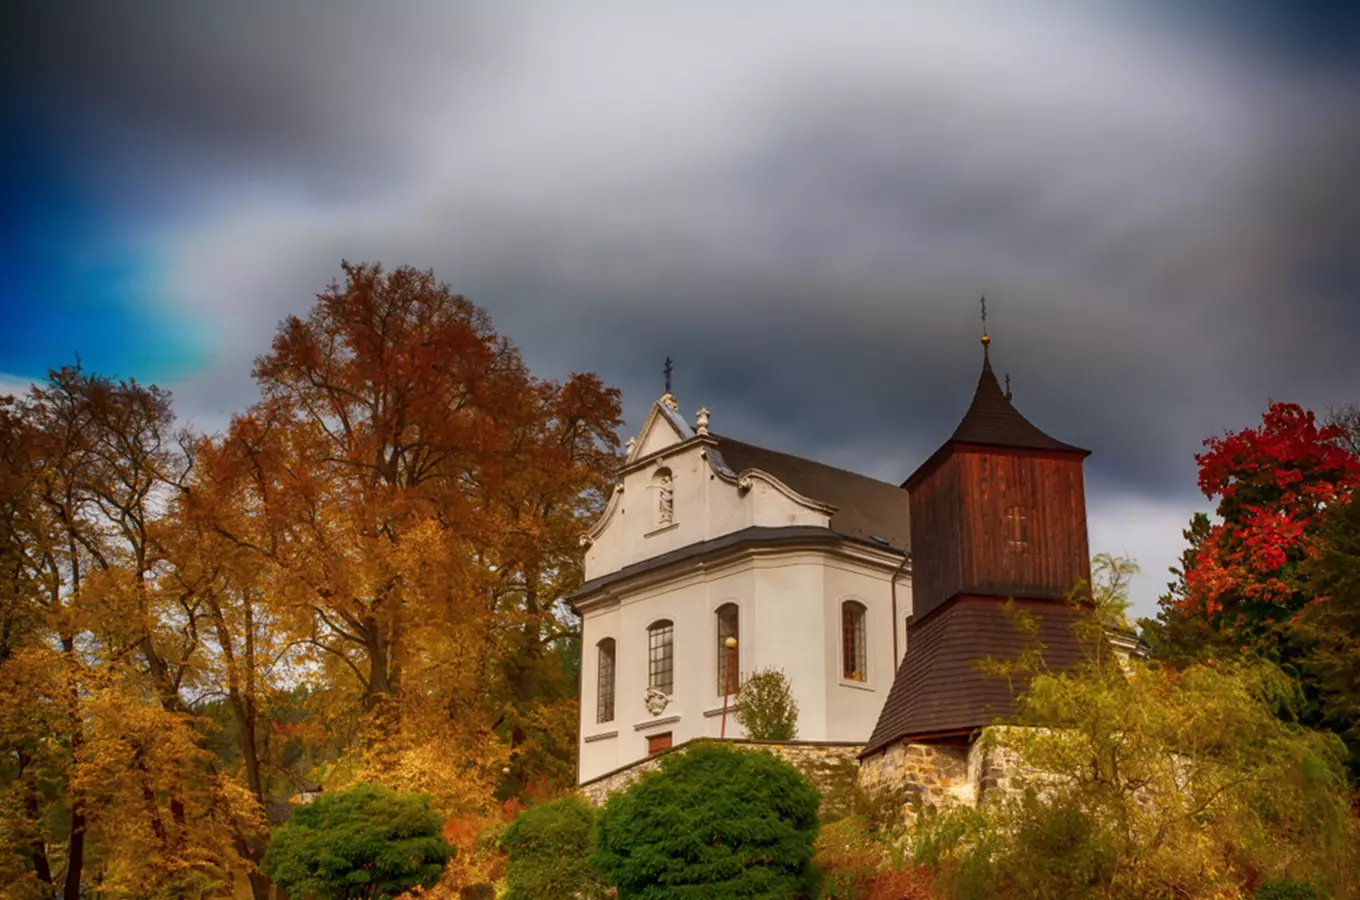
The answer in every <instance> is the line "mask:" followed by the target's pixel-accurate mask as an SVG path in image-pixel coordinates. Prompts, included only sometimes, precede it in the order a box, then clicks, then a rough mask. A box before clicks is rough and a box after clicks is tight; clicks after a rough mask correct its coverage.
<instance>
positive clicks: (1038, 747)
mask: <svg viewBox="0 0 1360 900" xmlns="http://www.w3.org/2000/svg"><path fill="white" fill-rule="evenodd" d="M1118 594H1119V591H1118V590H1116V591H1115V592H1114V593H1113V594H1112V595H1108V596H1107V598H1106V599H1107V600H1109V601H1111V603H1113V602H1114V601H1117V600H1118V599H1119V598H1118ZM1115 608H1117V604H1115ZM1098 609H1099V608H1098ZM1109 622H1110V619H1109V618H1108V615H1107V614H1104V613H1100V612H1097V614H1096V615H1095V616H1093V617H1092V619H1091V620H1090V622H1089V623H1088V625H1087V627H1085V628H1083V630H1082V635H1083V639H1084V640H1086V641H1087V642H1088V648H1089V653H1088V658H1087V659H1086V660H1085V661H1084V662H1083V663H1082V664H1081V665H1079V666H1078V667H1076V668H1075V669H1074V670H1071V671H1068V672H1063V673H1055V672H1044V671H1040V672H1038V673H1037V674H1035V675H1034V677H1033V679H1032V680H1031V681H1030V683H1029V687H1028V688H1027V690H1026V691H1025V692H1024V693H1023V694H1022V695H1021V696H1020V698H1019V700H1018V703H1017V713H1016V717H1015V720H1014V723H1013V724H1016V725H1020V726H1025V727H1019V728H1015V727H1005V726H1002V727H998V728H994V729H990V730H989V731H988V732H987V734H986V735H985V737H984V739H983V740H984V742H985V749H986V752H987V753H988V754H989V755H992V756H993V758H994V759H996V758H999V759H1005V760H1009V761H1010V763H1011V764H1012V765H1014V766H1015V767H1016V769H1017V770H1018V771H1019V772H1021V773H1025V774H1024V777H1025V779H1026V784H1025V786H1024V788H1023V790H1021V791H1019V792H1018V793H1013V794H1010V795H1006V796H1003V797H1000V798H995V799H993V800H992V801H991V802H989V803H987V804H986V805H984V806H983V807H982V808H981V809H972V808H969V809H963V810H953V811H949V812H944V813H935V812H927V813H926V814H925V815H923V816H922V817H921V818H920V819H919V820H918V822H917V824H916V828H915V833H914V835H913V852H914V857H915V859H916V860H917V862H919V863H922V864H925V865H929V866H931V867H933V868H936V869H937V870H938V872H939V874H940V876H941V880H942V884H943V885H944V886H945V888H946V889H947V891H948V892H949V894H950V895H951V896H957V897H992V896H1000V895H1005V894H1006V893H1007V892H1010V894H1011V895H1013V896H1025V897H1040V898H1042V897H1083V896H1089V897H1164V896H1196V897H1198V896H1231V895H1235V894H1240V892H1241V891H1243V890H1245V889H1249V888H1250V887H1251V886H1252V885H1254V884H1256V883H1258V882H1259V881H1260V880H1261V879H1263V878H1268V877H1282V876H1292V877H1307V878H1309V879H1312V880H1314V881H1316V882H1319V883H1328V884H1330V885H1332V886H1333V887H1335V888H1336V889H1337V890H1341V889H1342V886H1343V885H1353V884H1354V883H1355V881H1354V879H1355V875H1356V872H1357V870H1356V868H1355V867H1356V865H1357V860H1356V847H1357V843H1356V841H1357V837H1360V835H1357V833H1356V823H1355V821H1354V820H1353V817H1352V816H1351V815H1350V812H1349V809H1348V804H1347V792H1346V784H1345V779H1344V776H1343V772H1342V757H1343V750H1342V748H1341V747H1340V745H1339V742H1338V741H1337V740H1336V739H1335V737H1334V736H1332V735H1329V734H1325V733H1319V732H1314V731H1310V730H1308V729H1306V728H1302V727H1300V726H1298V725H1295V724H1291V723H1290V722H1288V721H1286V720H1287V718H1288V710H1289V709H1290V708H1291V707H1293V706H1296V705H1297V704H1298V703H1299V701H1300V697H1299V691H1298V688H1297V686H1296V685H1295V683H1294V682H1293V681H1292V680H1291V679H1290V678H1289V677H1287V676H1286V675H1285V674H1284V673H1282V672H1281V671H1280V670H1279V669H1278V668H1276V667H1274V666H1273V665H1271V664H1269V663H1266V662H1263V661H1259V660H1255V659H1252V658H1250V657H1248V658H1245V659H1238V658H1235V659H1234V660H1232V661H1222V660H1214V661H1206V662H1203V663H1196V664H1191V665H1188V666H1186V667H1185V668H1183V669H1181V670H1176V669H1174V668H1171V667H1168V666H1157V665H1154V664H1151V663H1147V662H1144V661H1140V660H1136V659H1135V660H1128V661H1121V660H1119V659H1118V658H1117V657H1114V656H1113V654H1112V653H1111V652H1110V651H1109V649H1108V647H1107V644H1106V642H1105V641H1103V640H1102V639H1100V635H1101V634H1102V631H1103V627H1104V626H1105V625H1107V624H1109Z"/></svg>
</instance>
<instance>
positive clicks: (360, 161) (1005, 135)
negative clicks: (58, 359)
mask: <svg viewBox="0 0 1360 900" xmlns="http://www.w3.org/2000/svg"><path fill="white" fill-rule="evenodd" d="M60 5H61V4H58V5H57V6H60ZM497 9H503V8H502V7H497ZM518 9H519V12H518V13H516V14H511V13H509V12H499V13H485V12H469V11H463V10H464V8H461V7H453V6H449V5H444V4H433V3H430V4H424V3H420V4H395V5H391V6H388V5H383V6H379V5H375V4H359V3H347V4H326V5H325V6H324V7H323V6H322V5H320V4H317V5H310V4H297V5H292V6H289V7H287V9H286V10H281V8H280V7H279V6H277V5H275V4H253V3H246V4H232V5H220V4H219V5H217V6H214V7H212V8H211V10H208V9H207V8H203V7H197V6H195V7H194V8H192V9H191V8H190V7H188V6H186V5H184V4H172V3H164V4H147V3H134V4H108V5H104V4H90V5H88V7H85V8H84V9H83V14H70V13H69V11H66V12H62V13H59V12H57V11H56V7H53V6H44V7H41V8H38V7H37V6H36V5H34V7H33V8H31V9H29V10H28V12H27V14H25V15H22V16H21V17H20V23H21V26H22V27H21V29H20V31H21V32H22V33H23V34H24V35H25V36H26V37H27V38H29V39H28V40H26V41H24V42H23V48H22V49H20V50H16V54H15V55H13V56H12V57H11V59H13V60H15V61H16V62H17V64H18V66H19V68H20V69H21V70H22V71H23V72H24V74H25V77H26V78H27V79H28V82H27V83H28V84H29V85H30V87H31V91H32V92H31V93H30V95H29V96H30V98H41V102H40V103H35V104H33V106H32V114H33V115H34V116H35V121H40V122H41V123H42V125H43V127H45V128H48V129H51V130H52V133H54V134H60V135H61V136H62V138H63V140H65V141H67V142H68V144H69V145H70V146H80V147H82V148H84V152H85V153H86V154H87V155H89V156H90V157H91V158H96V159H97V160H98V165H100V166H102V167H103V170H104V171H106V172H107V173H109V177H108V184H109V190H110V192H111V193H112V194H113V195H115V196H119V197H123V198H124V199H125V200H127V202H129V203H132V202H137V203H141V204H143V205H146V206H150V207H155V206H156V205H157V204H160V206H161V207H162V208H165V209H172V210H174V216H175V217H182V219H183V222H182V223H181V222H179V221H176V224H175V226H174V227H173V228H169V229H163V230H162V231H161V232H159V233H157V232H155V230H154V229H152V230H151V231H150V232H149V234H150V235H151V236H150V237H149V238H148V239H155V240H161V241H163V242H164V243H165V246H166V247H167V248H168V250H167V254H168V256H169V257H170V260H171V262H170V267H169V272H170V274H169V276H168V277H169V278H170V279H171V282H172V285H173V287H174V288H175V289H176V290H177V291H178V295H179V296H180V297H181V298H182V303H183V305H184V309H185V310H186V311H187V312H186V314H193V315H196V316H200V317H205V318H207V319H208V320H211V321H213V322H215V323H216V325H217V327H218V328H220V333H221V334H222V335H223V345H222V347H221V348H220V351H219V356H218V361H217V366H216V368H215V369H213V370H210V371H208V372H205V373H204V374H203V375H202V376H200V377H199V378H196V379H193V380H191V381H189V382H186V383H185V384H182V385H178V386H177V390H178V393H179V396H180V398H181V400H182V403H183V405H184V406H185V407H186V408H187V409H188V410H189V411H190V412H191V413H193V414H195V415H196V416H198V417H199V418H201V419H203V420H204V421H209V422H220V421H222V419H223V418H224V416H225V414H226V412H227V411H229V410H231V409H233V408H238V407H240V406H243V405H244V404H246V403H248V402H249V400H250V399H251V396H252V388H251V386H250V384H249V382H248V378H247V376H246V373H247V372H248V368H249V360H250V358H251V357H252V356H253V355H254V354H256V353H259V352H261V351H262V350H263V349H264V348H265V347H266V346H267V343H268V340H269V337H270V334H271V332H272V330H273V327H274V324H275V323H276V322H277V320H278V319H279V318H280V317H281V316H283V315H285V314H287V313H289V312H297V311H301V310H302V309H304V308H305V307H306V305H307V304H308V303H309V302H310V297H311V295H312V294H313V293H315V292H316V291H317V290H319V289H320V288H322V287H323V286H324V285H325V283H326V282H327V281H329V280H330V279H331V278H332V277H334V276H335V274H336V273H337V270H338V266H337V263H338V260H339V259H340V258H342V257H348V258H351V259H355V260H373V261H378V260H380V261H383V262H385V263H387V264H389V265H395V264H399V263H411V264H414V265H418V266H421V267H432V268H434V269H435V270H436V271H437V272H438V273H439V274H440V276H441V277H443V278H444V279H446V280H448V281H450V282H451V283H452V284H453V285H454V287H455V288H456V289H458V290H460V291H462V292H464V293H466V294H468V295H469V296H471V297H473V298H474V299H475V300H477V301H478V302H479V303H481V304H482V305H484V306H486V307H487V308H488V309H489V310H490V311H491V312H492V314H493V316H494V317H495V319H496V322H497V324H498V326H499V327H500V328H501V329H502V330H503V331H504V332H505V333H507V334H509V335H510V336H511V337H512V338H514V339H515V340H516V341H517V342H518V343H520V344H521V346H523V347H524V349H525V351H526V355H527V357H528V359H529V360H530V362H531V364H533V365H534V367H535V369H536V370H537V371H540V372H543V373H556V374H565V373H566V372H568V371H571V370H583V369H592V370H596V371H599V372H600V373H601V374H602V375H603V376H604V377H605V378H606V379H607V380H609V381H610V382H612V383H614V384H616V385H619V386H620V387H622V388H623V390H624V392H625V397H626V400H627V413H628V416H629V419H630V423H631V425H632V427H633V428H636V427H637V425H638V424H639V423H640V420H641V417H642V415H643V414H644V413H645V410H646V408H647V406H648V405H649V404H650V402H651V401H652V400H653V399H655V396H656V395H657V394H658V393H659V389H660V373H659V369H660V365H661V360H662V359H663V358H664V357H665V356H667V355H670V356H672V357H674V358H675V359H676V361H677V371H678V375H677V382H676V387H677V393H678V394H679V396H680V399H681V402H682V404H684V406H685V408H686V411H687V412H688V413H691V414H692V412H693V410H694V409H696V408H697V407H698V406H700V405H705V406H708V407H709V408H710V409H712V410H713V413H714V427H715V428H716V429H718V430H720V431H724V432H726V433H731V434H733V435H734V436H740V437H746V438H749V439H752V440H756V441H765V442H768V443H770V444H772V445H775V446H778V447H780V448H782V449H788V450H791V451H793V452H799V453H803V454H805V455H809V456H813V457H817V458H821V459H825V460H827V461H829V462H833V463H837V464H841V465H845V466H848V467H851V468H856V469H859V470H862V471H866V472H869V473H871V474H875V475H878V476H880V477H883V478H887V479H898V478H901V477H904V476H905V475H906V474H908V473H909V472H910V471H911V470H912V469H913V468H914V467H915V466H916V465H917V464H918V463H919V462H920V461H921V460H922V459H923V458H924V456H925V455H926V454H928V453H929V451H930V450H931V449H933V447H934V446H935V445H936V444H938V442H939V441H940V440H941V439H942V438H943V437H944V436H946V435H947V434H948V433H949V431H950V430H951V429H952V427H953V425H954V424H955V423H956V421H957V419H958V417H959V416H960V415H961V413H962V411H963V408H964V406H965V405H966V403H967V400H968V397H969V395H970V392H971V390H972V387H973V384H974V382H975V380H976V376H977V370H978V366H979V363H980V351H979V347H978V344H977V336H978V329H979V322H978V320H977V297H978V295H979V294H982V293H986V294H987V295H988V297H989V308H990V311H991V316H990V318H989V324H990V326H991V332H992V335H993V337H994V339H995V343H994V345H993V347H994V357H993V359H994V362H995V364H996V366H997V368H998V369H999V370H1000V371H1002V372H1009V373H1011V375H1012V377H1013V381H1014V386H1015V393H1016V400H1017V403H1018V405H1019V407H1020V408H1021V409H1022V410H1023V411H1024V412H1025V414H1026V415H1027V416H1029V417H1030V418H1031V419H1032V420H1033V421H1034V422H1036V423H1037V424H1039V425H1040V426H1041V427H1043V428H1045V429H1047V430H1049V431H1050V432H1052V433H1053V434H1055V435H1056V436H1058V437H1060V438H1062V439H1064V440H1067V441H1071V442H1073V443H1077V444H1081V445H1083V446H1086V447H1089V448H1091V449H1092V450H1093V451H1095V452H1094V455H1093V457H1092V458H1091V460H1090V463H1089V465H1088V472H1089V479H1090V484H1091V488H1090V492H1091V495H1092V502H1093V506H1096V507H1102V504H1103V507H1102V508H1104V509H1105V510H1106V512H1105V513H1104V514H1105V515H1107V516H1110V515H1115V514H1116V513H1115V512H1111V510H1118V509H1119V508H1121V507H1120V506H1119V502H1123V501H1119V498H1125V499H1126V500H1127V499H1128V498H1132V501H1130V502H1136V504H1143V505H1144V508H1153V507H1155V508H1157V509H1159V510H1162V511H1163V512H1168V513H1169V514H1168V515H1166V516H1164V517H1163V519H1161V520H1159V522H1166V521H1180V520H1183V518H1184V516H1185V515H1186V514H1188V511H1189V509H1190V508H1191V507H1192V506H1194V505H1195V504H1196V502H1197V501H1196V499H1195V491H1194V462H1193V454H1194V452H1195V451H1196V450H1197V449H1198V447H1199V444H1200V441H1201V440H1202V439H1203V438H1204V437H1205V436H1206V435H1208V434H1213V433H1219V432H1221V431H1222V430H1223V429H1225V428H1236V427H1242V426H1244V425H1247V424H1250V423H1251V422H1252V421H1253V420H1254V419H1255V418H1256V417H1257V416H1258V415H1259V413H1260V411H1261V410H1262V409H1264V407H1265V404H1266V400H1267V398H1268V397H1270V396H1274V397H1276V398H1279V399H1292V400H1298V401H1299V402H1303V403H1305V404H1308V405H1311V406H1314V407H1316V408H1322V407H1325V406H1326V405H1327V404H1329V403H1340V402H1345V401H1348V400H1356V399H1360V396H1357V395H1360V391H1358V390H1357V386H1360V356H1357V354H1356V353H1355V349H1354V347H1355V342H1356V339H1357V338H1358V337H1360V303H1358V302H1357V301H1360V174H1357V171H1358V170H1357V167H1356V166H1355V160H1356V159H1360V116H1358V115H1357V113H1356V110H1357V109H1360V103H1358V102H1357V101H1360V89H1358V88H1357V84H1358V83H1360V81H1358V79H1360V76H1358V75H1357V70H1356V67H1355V65H1354V63H1355V60H1354V58H1353V56H1352V54H1351V53H1350V52H1349V50H1350V49H1351V48H1352V47H1353V45H1354V41H1351V40H1350V37H1353V36H1354V35H1355V34H1356V28H1355V21H1356V20H1355V18H1354V17H1345V18H1344V19H1340V20H1337V22H1338V25H1337V27H1336V28H1334V29H1329V28H1327V27H1326V22H1327V21H1328V20H1327V18H1326V17H1327V16H1328V15H1329V13H1328V11H1327V10H1326V9H1325V8H1323V7H1321V6H1311V5H1305V6H1297V5H1295V6H1292V7H1284V6H1282V5H1281V6H1275V5H1270V4H1252V5H1250V6H1238V7H1234V9H1235V10H1236V11H1237V12H1234V11H1233V10H1229V9H1227V8H1226V7H1225V5H1223V4H1217V5H1215V4H1205V5H1203V6H1200V7H1195V8H1193V9H1191V8H1190V7H1187V6H1184V5H1172V4H1166V5H1159V4H1146V5H1137V4H1128V5H1120V4H1097V3H1090V4H1063V3H1047V4H1030V3H1011V4H1006V5H1004V6H1000V5H996V4H985V3H981V2H968V3H959V4H951V5H949V7H948V9H947V10H946V9H943V8H942V9H939V10H937V11H935V12H931V13H925V12H915V13H908V12H905V11H903V10H900V9H898V8H897V7H895V6H889V5H879V4H863V5H857V6H853V7H845V8H838V11H837V12H836V13H835V14H834V15H833V14H831V13H830V12H827V11H825V10H822V11H819V10H817V9H815V8H813V7H804V6H802V5H798V4H789V5H781V6H780V7H779V12H778V13H777V14H776V12H775V11H774V10H773V8H770V7H767V8H764V9H756V8H753V7H741V8H733V7H731V6H713V7H711V8H709V7H703V6H702V5H701V6H698V7H690V8H688V9H687V11H685V12H683V13H681V12H676V11H671V12H664V13H663V12H657V11H655V10H648V11H647V12H642V11H640V10H639V9H638V8H636V7H629V6H623V5H617V6H607V5H581V6H573V7H572V9H571V11H570V12H567V11H566V9H565V8H563V7H553V6H547V5H537V6H526V7H520V8H518ZM1187 10H1189V12H1187ZM1244 10H1250V12H1251V15H1239V14H1238V13H1240V12H1242V11H1244ZM1262 23H1267V25H1268V27H1262ZM1310 48H1313V51H1314V52H1310ZM148 198H149V199H148ZM1117 501H1118V502H1117ZM1199 502H1202V501H1199ZM1127 506H1128V504H1127V503H1126V504H1125V507H1124V508H1127ZM1102 527H1105V528H1106V531H1105V532H1103V533H1109V534H1112V535H1115V537H1116V539H1118V537H1119V535H1121V534H1123V533H1124V532H1121V531H1120V525H1119V523H1113V524H1110V525H1108V526H1102ZM1131 527H1132V526H1131ZM1163 530H1165V528H1163ZM1178 537H1179V536H1178V535H1176V534H1174V533H1172V534H1170V535H1169V536H1166V537H1164V538H1162V539H1161V540H1160V543H1158V544H1157V545H1156V548H1155V552H1156V553H1158V554H1161V556H1160V557H1159V558H1157V559H1154V560H1145V562H1147V563H1149V568H1152V569H1154V570H1155V569H1158V568H1161V567H1162V566H1164V565H1166V564H1168V563H1169V562H1170V561H1171V559H1170V558H1169V556H1168V554H1171V553H1173V552H1174V547H1175V545H1176V544H1177V543H1178ZM1131 540H1134V541H1135V543H1137V540H1139V539H1138V538H1131ZM1149 546H1151V545H1149ZM1110 549H1115V550H1119V549H1120V548H1118V547H1114V548H1110ZM1162 580H1163V579H1161V578H1160V577H1158V576H1156V575H1153V577H1152V578H1151V580H1150V581H1149V582H1148V586H1147V587H1145V588H1144V589H1143V594H1142V596H1140V598H1139V599H1140V604H1141V605H1142V606H1143V607H1144V609H1145V610H1146V605H1147V603H1148V602H1149V599H1150V597H1151V596H1152V594H1153V593H1155V589H1156V587H1157V586H1158V585H1159V584H1160V583H1161V582H1162Z"/></svg>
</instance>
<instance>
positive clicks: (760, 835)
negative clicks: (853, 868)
mask: <svg viewBox="0 0 1360 900" xmlns="http://www.w3.org/2000/svg"><path fill="white" fill-rule="evenodd" d="M817 803H818V797H817V792H816V790H814V789H813V787H812V783H811V782H810V781H809V780H808V779H807V778H806V777H805V776H804V775H803V774H802V773H800V772H799V771H798V770H797V769H795V768H793V767H792V766H790V765H788V764H787V763H784V762H781V761H780V760H778V759H776V758H775V757H774V756H772V755H771V754H769V753H767V752H764V751H753V750H734V749H731V748H729V747H724V746H720V745H715V744H699V745H697V746H692V747H690V748H689V749H688V750H687V751H685V752H684V753H675V754H671V755H669V756H667V757H665V758H664V759H663V760H662V762H661V767H660V769H659V770H658V771H656V772H650V773H648V774H647V775H644V776H643V777H642V778H641V779H639V780H638V782H637V783H636V784H634V785H633V786H632V787H630V788H629V789H628V790H627V791H624V792H623V793H620V794H615V795H614V796H613V797H611V798H610V799H609V802H608V803H606V804H605V807H604V809H603V810H602V811H601V812H600V814H599V817H598V820H597V826H596V847H595V853H594V855H593V857H592V860H593V862H594V864H595V867H596V868H597V869H598V870H599V871H600V872H601V873H602V874H603V875H604V876H605V877H606V878H607V879H608V880H609V882H610V883H611V884H613V885H614V886H615V887H617V888H618V890H619V897H620V898H621V900H631V898H639V900H663V898H664V900H684V898H695V900H699V898H704V900H708V898H712V900H726V898H738V897H761V898H769V900H782V898H789V900H793V898H799V897H806V896H811V895H812V894H813V893H814V892H815V890H816V886H817V885H816V882H817V876H816V870H815V869H814V867H813V865H812V855H813V844H814V842H815V841H816V839H817V828H818V823H817Z"/></svg>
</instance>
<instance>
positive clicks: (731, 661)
mask: <svg viewBox="0 0 1360 900" xmlns="http://www.w3.org/2000/svg"><path fill="white" fill-rule="evenodd" d="M740 614H741V610H740V609H739V608H738V607H737V604H735V603H724V604H723V605H722V606H719V607H718V612H717V616H718V693H719V694H732V693H735V692H736V690H737V673H738V672H740V671H741V644H740V635H738V633H737V632H738V631H740V629H741V625H740V619H741V615H740ZM728 638H737V640H738V644H737V646H736V647H733V648H732V649H731V650H729V649H727V639H728Z"/></svg>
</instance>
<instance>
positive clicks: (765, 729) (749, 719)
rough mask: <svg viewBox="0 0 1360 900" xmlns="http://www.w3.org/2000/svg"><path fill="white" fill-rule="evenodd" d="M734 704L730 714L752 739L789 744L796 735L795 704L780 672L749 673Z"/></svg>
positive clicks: (791, 691)
mask: <svg viewBox="0 0 1360 900" xmlns="http://www.w3.org/2000/svg"><path fill="white" fill-rule="evenodd" d="M733 703H734V705H735V706H736V712H735V713H734V714H733V715H734V716H735V718H736V720H737V721H738V722H740V723H741V726H742V727H743V728H745V729H746V733H747V735H749V736H750V737H751V738H752V739H753V740H757V741H791V740H793V739H794V738H795V737H797V736H798V702H797V701H796V700H794V699H793V688H792V685H790V684H789V679H788V676H786V675H785V674H784V673H783V671H781V670H779V669H775V668H765V669H761V670H759V671H757V672H754V673H752V674H751V675H749V676H748V677H747V678H746V680H745V681H743V682H742V684H741V687H740V688H739V689H738V690H737V694H736V697H735V699H734V700H733Z"/></svg>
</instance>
